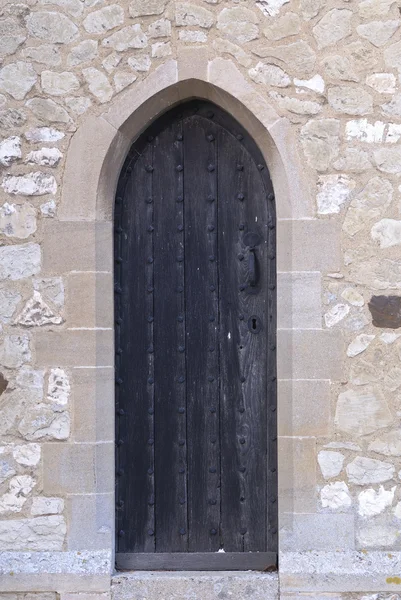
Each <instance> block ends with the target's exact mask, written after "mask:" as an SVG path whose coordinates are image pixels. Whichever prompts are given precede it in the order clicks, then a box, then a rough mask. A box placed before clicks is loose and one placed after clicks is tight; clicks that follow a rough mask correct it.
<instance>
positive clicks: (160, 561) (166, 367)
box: [115, 101, 277, 569]
mask: <svg viewBox="0 0 401 600" xmlns="http://www.w3.org/2000/svg"><path fill="white" fill-rule="evenodd" d="M275 285H276V262H275V211H274V195H273V189H272V185H271V181H270V178H269V173H268V170H267V167H266V165H265V163H264V160H263V157H262V155H261V153H260V151H259V150H258V148H257V146H256V144H255V143H254V141H253V140H252V139H251V138H250V136H249V135H248V134H247V132H246V131H244V130H243V129H242V127H241V126H240V125H239V124H238V123H237V122H235V121H234V120H233V119H232V118H231V117H230V116H229V115H228V114H227V113H225V112H224V111H222V110H221V109H219V108H218V107H217V106H215V105H213V104H211V103H207V102H204V101H191V102H188V103H186V104H183V105H180V106H179V107H176V108H174V109H173V110H171V111H169V112H168V113H166V114H165V115H163V116H162V117H161V118H159V119H158V120H157V121H155V122H154V123H153V124H152V125H151V127H150V128H149V129H148V130H147V131H146V132H145V133H144V134H143V135H142V136H141V137H140V138H139V139H138V140H137V141H136V142H135V143H134V145H133V146H132V148H131V151H130V153H129V156H128V158H127V160H126V162H125V164H124V167H123V170H122V172H121V176H120V180H119V184H118V190H117V197H116V208H115V315H116V402H117V405H116V408H117V431H116V436H117V437H116V440H117V467H116V470H117V476H116V481H117V494H116V501H117V521H116V529H117V566H118V567H120V568H139V569H160V568H165V569H185V568H188V569H249V568H255V569H267V568H274V566H275V564H276V547H277V483H276V475H277V473H276V356H275V348H276V346H275V345H276V331H275V329H276V317H275V314H276V294H275Z"/></svg>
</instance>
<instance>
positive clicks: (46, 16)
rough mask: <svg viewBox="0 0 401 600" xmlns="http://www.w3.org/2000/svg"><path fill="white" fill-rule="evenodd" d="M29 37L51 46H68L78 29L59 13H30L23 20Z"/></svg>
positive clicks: (76, 34)
mask: <svg viewBox="0 0 401 600" xmlns="http://www.w3.org/2000/svg"><path fill="white" fill-rule="evenodd" d="M25 22H26V26H27V29H28V31H29V33H30V34H31V35H33V36H34V37H37V38H39V39H41V40H44V41H45V42H47V43H49V42H50V43H53V44H69V43H70V42H72V41H73V40H74V39H75V38H76V37H77V36H78V27H77V26H76V25H75V24H74V23H73V22H72V21H71V19H69V18H68V17H66V16H65V15H63V14H62V13H60V12H50V11H49V12H44V11H43V12H42V11H37V12H31V13H30V14H29V15H28V16H27V17H26V19H25Z"/></svg>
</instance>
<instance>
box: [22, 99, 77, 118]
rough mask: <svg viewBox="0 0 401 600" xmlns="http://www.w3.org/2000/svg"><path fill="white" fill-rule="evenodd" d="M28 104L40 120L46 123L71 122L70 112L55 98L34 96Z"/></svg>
mask: <svg viewBox="0 0 401 600" xmlns="http://www.w3.org/2000/svg"><path fill="white" fill-rule="evenodd" d="M26 106H27V107H28V108H29V109H30V110H31V111H32V113H33V114H34V115H35V117H37V118H38V119H39V120H40V121H43V122H45V123H69V121H70V117H69V116H68V112H67V111H66V110H65V109H64V108H63V107H62V106H60V105H59V104H57V103H56V102H54V100H50V99H46V98H32V99H31V100H28V101H27V103H26Z"/></svg>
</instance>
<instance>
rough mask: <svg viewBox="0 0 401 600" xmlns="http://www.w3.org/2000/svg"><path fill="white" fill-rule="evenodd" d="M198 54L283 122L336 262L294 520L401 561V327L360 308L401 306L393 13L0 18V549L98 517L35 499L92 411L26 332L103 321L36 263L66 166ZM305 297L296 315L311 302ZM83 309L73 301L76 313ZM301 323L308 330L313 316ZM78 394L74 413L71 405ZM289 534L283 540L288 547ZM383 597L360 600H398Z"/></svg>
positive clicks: (41, 540) (224, 8) (35, 545)
mask: <svg viewBox="0 0 401 600" xmlns="http://www.w3.org/2000/svg"><path fill="white" fill-rule="evenodd" d="M191 47H194V48H196V49H198V50H199V52H201V51H202V48H207V51H208V55H209V59H210V61H212V60H213V59H214V58H216V57H221V58H223V59H224V60H226V61H231V63H233V64H234V65H235V66H236V68H237V69H238V71H239V72H240V73H241V74H242V76H243V77H244V79H245V80H246V82H247V85H249V86H251V87H252V89H254V90H255V91H256V92H257V93H258V94H260V95H261V96H262V97H263V98H265V99H266V100H267V101H268V102H269V104H270V105H271V106H272V107H273V108H274V110H275V111H276V112H277V114H278V115H279V116H280V117H285V118H286V119H287V120H288V121H289V123H290V129H291V136H292V138H291V139H292V140H293V142H291V143H294V144H295V145H296V151H297V153H298V154H299V156H300V157H301V162H302V165H303V171H304V174H305V177H306V179H307V182H308V189H309V193H310V195H311V196H312V197H313V202H314V208H313V216H314V218H316V219H317V220H318V221H323V222H325V223H331V224H333V227H334V226H336V227H339V230H341V247H342V251H343V254H342V264H341V267H340V268H339V269H338V271H335V272H331V271H327V270H326V271H324V270H323V271H322V272H321V273H320V275H319V277H321V281H322V284H323V294H322V298H321V306H322V307H323V308H322V310H321V311H320V312H319V314H318V317H317V319H318V322H320V323H321V327H322V329H323V330H326V331H328V332H332V331H338V332H341V335H342V337H343V339H344V342H345V350H344V356H343V359H344V363H343V365H344V366H343V371H342V377H341V378H340V379H333V380H332V381H331V383H330V385H329V386H328V388H327V398H328V400H327V405H325V406H327V411H326V412H324V414H327V415H328V416H327V419H328V420H327V422H326V423H324V427H322V431H323V433H322V434H321V435H320V434H316V428H315V429H313V427H312V425H311V423H309V427H311V433H310V435H309V434H308V430H307V429H306V430H305V429H304V430H303V433H302V434H300V435H301V437H300V438H299V440H300V441H299V444H300V448H301V449H302V452H301V451H300V455H302V457H304V458H302V459H300V466H299V469H300V477H301V478H303V477H304V475H305V474H307V475H305V478H306V479H307V480H308V481H311V482H312V483H311V488H312V492H311V494H310V495H309V496H308V497H307V499H305V498H306V496H305V498H304V497H303V496H302V494H303V491H302V490H303V486H302V485H301V486H300V488H301V491H300V492H299V493H300V494H301V497H302V498H303V499H302V498H301V501H302V505H301V508H300V510H298V512H299V513H312V514H319V513H322V514H323V515H326V516H329V515H330V516H332V515H335V518H338V519H339V521H338V522H340V520H341V519H342V518H346V519H348V520H347V521H344V522H347V523H352V526H355V545H354V546H352V547H353V548H355V549H356V550H358V551H362V550H363V551H364V552H365V551H373V550H386V551H388V552H391V551H394V550H397V549H399V548H400V539H401V538H400V531H401V486H400V484H399V479H400V475H399V473H401V431H400V428H399V417H400V410H401V408H400V394H401V364H400V360H401V330H400V331H397V329H394V330H393V329H391V328H383V327H375V326H374V324H373V323H372V317H371V314H370V312H369V308H368V303H369V301H370V300H371V298H372V296H394V295H396V296H399V295H400V294H401V262H400V253H401V214H400V207H401V204H400V194H401V181H400V174H401V145H400V144H401V92H400V77H401V73H400V69H401V18H400V13H399V8H398V6H397V4H396V2H394V1H393V0H354V1H353V2H343V0H333V1H332V2H325V1H324V0H243V1H238V2H236V1H234V0H190V1H188V2H182V1H173V0H115V1H113V0H110V1H108V2H107V1H105V0H23V1H21V2H10V1H9V2H3V3H2V4H1V6H0V201H1V202H0V234H1V244H2V245H1V246H0V324H1V337H0V362H1V373H2V377H3V378H4V381H5V385H3V384H2V386H1V388H2V389H3V388H4V389H3V391H2V394H1V398H0V550H3V551H10V552H11V551H17V550H20V551H27V552H31V551H32V552H35V551H50V550H52V551H64V550H71V549H72V550H76V549H77V548H79V549H80V548H81V546H80V545H79V544H77V543H76V541H74V539H75V538H74V539H73V538H71V537H69V536H70V535H72V534H70V533H69V531H74V534H73V535H76V533H75V530H76V529H79V528H80V525H79V524H80V523H81V521H80V520H79V519H80V518H81V516H80V513H81V510H80V509H79V508H77V507H78V504H75V503H77V502H78V500H80V501H81V500H82V502H85V511H86V512H83V513H82V514H87V513H88V514H89V513H90V512H91V511H97V513H96V514H101V508H99V506H100V504H99V505H97V506H96V508H95V507H94V505H92V504H91V502H92V500H91V498H90V496H89V495H88V496H84V495H83V497H82V498H77V497H76V495H74V494H72V493H70V492H69V491H68V489H67V486H65V487H63V485H62V484H61V483H60V485H59V492H58V493H54V494H53V493H51V494H49V493H47V492H46V491H44V476H43V470H42V464H43V453H44V452H46V453H48V452H49V453H50V450H51V451H52V453H53V454H52V456H53V455H54V456H55V450H53V449H57V452H58V451H59V449H60V448H64V446H67V445H68V444H75V443H76V446H79V443H81V442H82V441H83V440H86V438H84V437H80V436H81V435H82V436H84V433H82V430H84V429H85V424H84V423H82V422H80V421H79V418H80V417H79V415H84V414H86V413H85V406H84V403H83V401H82V398H86V399H87V402H88V405H89V403H90V402H92V400H91V399H90V397H89V395H88V394H86V395H85V390H86V389H87V388H86V387H85V386H86V385H87V383H86V382H87V380H89V378H90V376H91V373H90V372H86V371H85V373H83V372H82V373H80V374H79V376H78V374H77V371H78V370H79V369H74V368H73V366H72V365H74V364H75V363H73V362H67V363H66V364H63V363H60V364H58V363H57V364H54V363H52V362H50V358H49V361H48V364H45V365H41V366H40V367H38V366H37V362H35V360H36V359H35V357H36V355H37V354H38V352H39V346H38V342H35V343H34V339H35V340H36V338H34V337H33V336H34V332H36V331H37V330H38V329H41V330H43V331H44V332H49V335H50V333H51V334H52V335H53V334H55V335H56V334H57V332H62V331H64V330H67V329H70V330H71V331H75V330H76V329H93V327H94V326H95V325H94V323H93V322H92V321H90V317H88V322H85V323H83V322H82V318H80V319H79V318H77V315H79V314H80V313H79V311H80V310H81V309H82V311H83V312H85V310H86V308H85V309H84V308H82V307H83V306H84V304H81V306H79V302H76V303H75V304H74V306H75V309H74V310H75V313H74V314H72V313H71V311H70V309H69V308H68V302H70V301H71V303H72V300H71V297H72V296H73V293H72V290H75V291H74V294H78V290H79V289H82V288H83V289H84V288H85V285H89V284H88V281H89V280H84V281H83V282H82V286H81V285H79V286H78V285H76V279H75V278H77V277H80V276H81V275H80V274H79V273H75V272H72V273H71V272H65V271H63V270H62V269H61V268H60V269H57V267H55V268H49V265H47V267H46V269H44V265H43V260H42V255H43V243H44V239H45V238H44V231H45V228H46V224H47V223H49V222H56V221H58V210H59V207H60V198H61V193H62V190H63V175H64V169H65V159H66V156H67V154H68V149H69V147H70V144H71V139H72V138H73V137H74V136H76V135H78V134H79V131H80V128H81V127H82V125H83V123H85V122H87V121H88V120H89V119H90V118H91V117H92V116H97V115H99V114H100V113H102V112H103V111H104V110H105V109H107V108H108V107H109V106H112V103H113V101H114V100H115V98H117V97H118V96H119V95H120V94H124V93H125V92H126V91H127V90H132V89H137V90H140V89H141V86H145V84H146V81H147V78H148V77H150V76H151V75H152V73H154V72H155V70H156V69H157V68H158V67H160V65H162V64H164V63H166V62H167V61H169V60H171V59H174V58H176V57H177V55H178V54H179V53H180V52H181V50H182V49H183V48H191ZM187 68H188V67H187ZM193 77H194V78H196V77H197V73H196V72H195V71H194V72H193ZM94 151H95V149H94ZM87 159H88V161H90V160H91V156H88V157H87ZM116 176H117V174H116ZM85 201H86V199H85V198H82V199H81V202H82V203H85ZM60 222H61V221H60ZM56 247H57V244H56ZM60 252H61V250H60ZM56 262H57V261H56ZM55 264H56V263H55ZM57 264H59V263H57ZM78 270H79V269H78ZM300 270H301V271H302V269H300ZM311 270H312V271H318V270H319V269H318V268H313V269H311ZM72 271H74V269H72ZM85 276H86V275H85ZM92 277H94V275H92ZM99 277H100V275H99ZM74 282H75V283H74ZM74 285H75V287H74ZM319 285H320V284H319ZM297 289H298V288H297ZM299 289H301V290H302V299H303V301H305V302H306V301H307V300H306V298H307V290H306V289H303V288H302V284H300V288H299ZM65 296H66V298H67V304H66V303H65ZM69 299H70V300H69ZM92 300H93V299H91V298H89V296H88V297H86V298H84V300H83V302H84V303H86V304H85V307H86V306H89V305H90V306H92V305H91V304H90V303H91V302H92ZM384 305H386V303H384ZM111 310H112V309H111V306H110V307H109V313H108V317H109V318H111V319H112V315H111ZM319 310H320V309H319ZM300 311H301V312H300V315H301V317H302V318H306V317H304V313H306V312H307V311H306V310H304V313H302V310H301V308H300ZM110 315H111V317H110ZM109 320H110V319H109ZM77 322H79V327H77V326H75V325H73V326H72V325H71V323H77ZM383 322H386V319H385V318H384V319H383ZM111 326H112V325H111V323H110V322H108V323H107V326H106V327H105V329H110V328H111ZM397 327H398V326H397ZM301 328H302V327H301ZM305 328H306V329H307V328H309V329H316V322H314V323H313V325H311V326H306V327H305ZM38 339H39V338H38ZM35 344H36V345H35ZM45 345H46V344H45ZM82 366H85V365H82ZM105 366H107V365H105ZM317 371H318V368H317ZM85 378H86V379H85ZM299 379H302V378H301V377H300V378H299ZM322 379H327V378H325V377H322ZM1 381H3V380H1ZM74 385H75V387H74ZM111 393H112V392H111ZM304 394H305V396H303V395H302V393H301V395H300V399H299V398H298V399H297V400H296V401H295V400H294V410H295V406H301V405H302V406H306V405H307V404H308V402H309V403H312V409H310V410H311V414H313V413H314V408H313V403H314V402H320V396H319V398H315V397H314V396H313V393H311V392H308V394H306V393H305V392H304ZM73 396H74V397H77V398H81V402H82V404H81V405H78V401H75V403H74V408H72V402H71V399H72V397H73ZM301 400H302V401H301ZM298 401H299V404H297V402H298ZM299 410H301V409H299ZM330 415H331V416H330ZM82 418H83V417H82ZM296 418H298V416H297V417H296ZM316 418H317V417H316ZM295 421H296V419H295V417H294V423H295ZM96 427H98V429H101V427H100V425H99V424H97V425H96ZM75 431H77V432H78V433H74V432H75ZM294 435H295V438H296V436H297V433H294ZM110 439H111V438H108V439H97V438H90V439H89V441H91V442H93V441H96V442H109V441H110ZM311 440H312V441H311ZM49 447H50V450H49ZM60 452H61V451H60ZM54 460H55V459H54ZM59 460H60V463H58V464H64V467H63V468H66V469H67V466H65V465H66V464H67V462H65V463H62V461H61V458H60V459H59ZM88 460H89V459H88ZM46 464H47V465H49V464H50V463H49V461H48V462H47V463H46ZM68 465H69V466H68V468H79V465H71V464H70V463H68ZM296 469H298V467H296ZM45 479H46V477H45ZM305 485H306V484H305ZM304 487H305V486H304ZM296 493H298V492H296V491H295V492H294V494H296ZM99 502H100V501H99ZM82 506H83V505H82ZM68 511H69V512H68ZM82 511H83V509H82ZM74 519H76V523H77V525H74ZM67 521H68V523H69V527H70V530H68V528H67V525H66V523H67ZM316 522H317V521H316ZM341 522H342V521H341ZM99 523H100V524H99V526H98V528H97V529H96V531H91V534H90V535H93V539H92V538H91V542H90V544H89V545H88V546H87V548H88V549H90V550H97V549H104V548H109V547H110V544H111V542H110V539H111V538H110V537H107V536H109V535H110V531H109V529H107V527H104V529H103V530H102V519H101V517H99ZM300 527H301V525H300ZM305 527H306V526H305ZM340 529H341V528H340ZM286 531H287V530H286V528H285V527H284V528H283V537H282V538H281V539H283V540H284V539H286V538H285V536H286ZM294 531H295V529H294ZM294 531H292V533H291V534H290V535H289V538H290V540H292V542H291V543H292V544H293V547H292V549H293V550H294V551H297V550H298V549H299V548H298V547H297V542H296V539H297V538H296V533H294ZM85 535H86V536H87V535H88V533H87V530H84V534H82V536H83V537H84V536H85ZM300 535H301V534H300ZM102 536H103V537H102ZM291 536H293V537H291ZM305 536H306V537H308V536H307V535H306V531H304V537H303V540H304V539H305ZM301 537H302V536H301ZM351 537H352V540H353V541H352V544H354V537H353V536H351ZM341 539H342V538H341V537H340V541H339V543H338V544H337V546H336V548H338V549H340V550H341V549H342V546H341V544H342V542H341ZM103 540H108V541H107V543H106V542H104V541H103ZM80 543H83V542H82V540H81V542H80ZM302 543H304V541H303V542H302ZM310 543H312V542H310ZM344 543H345V542H344ZM283 544H284V546H283V547H286V548H287V549H288V542H287V541H285V542H283ZM286 544H287V545H286ZM300 544H301V543H300ZM320 547H323V548H324V542H322V546H320ZM302 548H304V546H302V547H301V549H302ZM307 550H308V551H309V550H314V548H313V547H307ZM390 575H399V573H398V574H394V573H393V574H390ZM390 575H389V576H390ZM383 585H384V584H383ZM328 591H330V589H328ZM345 591H347V590H345ZM349 591H353V590H349ZM359 591H360V590H359ZM374 591H375V593H372V594H370V595H364V596H363V598H364V599H365V600H379V599H382V598H386V599H388V600H390V597H391V599H392V600H393V599H394V598H398V596H397V595H393V596H390V595H379V593H376V592H378V591H380V590H374ZM20 595H21V598H22V596H23V594H22V593H21V594H20ZM14 597H16V596H15V595H13V598H14ZM54 597H55V596H54V595H53V594H50V593H45V594H42V595H41V599H43V598H46V600H47V598H49V600H53V598H54ZM289 597H290V596H288V598H289ZM311 597H312V596H311ZM314 597H315V596H314ZM328 597H331V596H328ZM7 598H8V596H7ZM308 598H309V596H308ZM333 598H334V596H333ZM335 598H338V596H337V595H335ZM355 598H356V596H355ZM358 598H362V596H358ZM1 600H3V597H2V596H1Z"/></svg>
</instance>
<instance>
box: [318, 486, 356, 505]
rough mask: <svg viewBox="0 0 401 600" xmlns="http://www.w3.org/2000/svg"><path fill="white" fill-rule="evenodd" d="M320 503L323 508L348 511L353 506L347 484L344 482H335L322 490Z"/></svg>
mask: <svg viewBox="0 0 401 600" xmlns="http://www.w3.org/2000/svg"><path fill="white" fill-rule="evenodd" d="M320 502H321V505H322V507H323V508H330V509H331V510H347V509H348V508H349V507H350V506H351V504H352V498H351V496H350V493H349V489H348V486H347V484H346V483H344V482H343V481H335V482H333V483H329V484H327V485H325V486H324V487H323V488H322V489H321V490H320Z"/></svg>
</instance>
